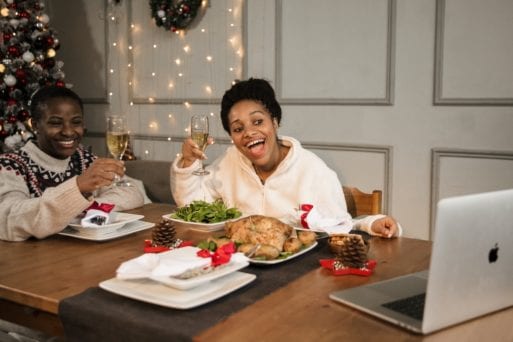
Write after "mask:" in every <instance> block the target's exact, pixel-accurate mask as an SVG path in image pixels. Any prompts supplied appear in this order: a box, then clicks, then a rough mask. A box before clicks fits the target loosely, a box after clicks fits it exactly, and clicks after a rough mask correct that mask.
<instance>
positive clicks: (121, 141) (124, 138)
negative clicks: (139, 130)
mask: <svg viewBox="0 0 513 342" xmlns="http://www.w3.org/2000/svg"><path fill="white" fill-rule="evenodd" d="M127 145H128V129H127V126H126V118H125V117H122V116H108V117H107V148H108V149H109V152H110V154H111V155H112V156H113V157H114V158H115V159H119V160H121V159H122V158H123V154H124V153H125V150H126V147H127ZM113 185H114V186H131V185H132V184H130V182H128V181H127V180H126V179H121V178H120V177H119V176H118V175H117V174H116V175H114V183H113Z"/></svg>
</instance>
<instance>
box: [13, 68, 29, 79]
mask: <svg viewBox="0 0 513 342" xmlns="http://www.w3.org/2000/svg"><path fill="white" fill-rule="evenodd" d="M14 75H16V78H17V79H18V81H19V80H22V79H25V78H26V77H27V73H26V72H25V70H23V69H17V70H16V72H15V73H14Z"/></svg>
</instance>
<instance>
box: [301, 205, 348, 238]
mask: <svg viewBox="0 0 513 342" xmlns="http://www.w3.org/2000/svg"><path fill="white" fill-rule="evenodd" d="M305 221H306V223H307V224H308V228H310V229H312V230H318V231H323V232H326V233H328V234H345V233H348V232H349V231H350V230H351V229H352V228H353V222H352V221H351V220H344V219H340V218H331V217H324V216H323V215H322V214H321V212H320V211H319V210H318V209H317V208H316V207H312V209H310V211H309V212H308V214H307V215H306V218H305Z"/></svg>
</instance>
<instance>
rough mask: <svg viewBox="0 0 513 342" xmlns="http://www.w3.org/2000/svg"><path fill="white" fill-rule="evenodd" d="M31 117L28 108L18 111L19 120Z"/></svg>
mask: <svg viewBox="0 0 513 342" xmlns="http://www.w3.org/2000/svg"><path fill="white" fill-rule="evenodd" d="M29 117H30V113H29V112H28V110H26V109H22V110H20V111H19V112H18V120H20V121H25V120H27V119H28V118H29Z"/></svg>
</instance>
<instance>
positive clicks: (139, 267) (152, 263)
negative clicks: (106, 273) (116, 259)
mask: <svg viewBox="0 0 513 342" xmlns="http://www.w3.org/2000/svg"><path fill="white" fill-rule="evenodd" d="M199 250H200V249H199V248H198V247H192V246H187V247H182V248H177V249H172V250H170V251H168V252H163V253H159V254H153V253H147V254H143V255H141V256H139V257H137V258H135V259H131V260H128V261H125V262H123V263H122V264H121V265H120V266H119V267H118V269H117V270H116V277H117V278H118V279H138V278H149V277H151V276H169V277H173V276H178V275H180V274H182V273H184V272H186V271H189V270H192V269H197V268H201V267H208V266H209V265H210V263H211V262H212V260H211V259H210V258H202V257H199V256H198V255H197V252H198V251H199Z"/></svg>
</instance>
